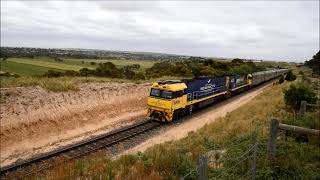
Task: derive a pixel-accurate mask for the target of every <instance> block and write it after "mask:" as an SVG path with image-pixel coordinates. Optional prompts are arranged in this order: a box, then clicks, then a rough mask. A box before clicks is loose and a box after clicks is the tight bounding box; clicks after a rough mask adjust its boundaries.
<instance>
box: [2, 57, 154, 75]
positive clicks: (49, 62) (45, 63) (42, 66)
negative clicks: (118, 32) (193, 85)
mask: <svg viewBox="0 0 320 180" xmlns="http://www.w3.org/2000/svg"><path fill="white" fill-rule="evenodd" d="M91 62H95V63H96V64H95V65H91ZM104 62H112V63H114V64H115V65H116V66H117V67H118V68H121V67H123V66H128V65H133V64H139V65H140V67H141V70H142V71H144V70H145V69H146V68H150V67H152V65H153V64H154V63H155V61H148V60H114V59H101V60H95V59H71V58H65V59H63V62H56V61H55V60H54V59H53V58H48V57H39V58H34V59H31V58H10V59H8V60H7V61H6V62H1V65H2V64H4V66H5V67H7V66H8V65H7V64H12V65H11V66H10V69H9V68H4V69H3V71H8V69H9V70H10V71H9V72H13V73H17V74H19V73H20V74H21V75H34V74H43V73H44V72H46V71H47V70H49V69H55V70H63V71H65V70H74V71H79V70H80V69H82V68H84V67H86V68H88V69H95V68H96V67H98V64H99V63H104ZM13 65H14V66H13ZM23 67H32V68H33V69H37V71H36V70H35V71H34V73H32V72H33V70H32V69H30V68H25V69H23ZM37 67H38V68H37ZM29 71H32V72H29ZM21 72H22V73H21Z"/></svg>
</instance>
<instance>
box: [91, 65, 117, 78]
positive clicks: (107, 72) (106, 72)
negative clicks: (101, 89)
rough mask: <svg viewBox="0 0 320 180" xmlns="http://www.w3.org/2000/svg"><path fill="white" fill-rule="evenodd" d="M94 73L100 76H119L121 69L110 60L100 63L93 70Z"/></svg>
mask: <svg viewBox="0 0 320 180" xmlns="http://www.w3.org/2000/svg"><path fill="white" fill-rule="evenodd" d="M95 75H97V76H101V77H111V78H121V76H122V74H121V70H120V69H118V68H117V67H116V66H115V65H114V64H113V63H112V62H106V63H100V64H99V66H98V67H97V68H96V70H95Z"/></svg>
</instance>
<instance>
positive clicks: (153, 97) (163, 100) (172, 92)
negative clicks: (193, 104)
mask: <svg viewBox="0 0 320 180" xmlns="http://www.w3.org/2000/svg"><path fill="white" fill-rule="evenodd" d="M186 88H187V86H186V85H185V83H183V82H181V81H162V82H157V83H154V84H153V85H152V86H151V90H150V94H149V97H148V102H147V104H148V117H149V118H150V119H152V120H157V121H164V122H170V121H172V120H173V119H174V115H175V113H176V112H177V111H178V109H181V108H184V105H185V104H186V103H185V101H186V99H187V98H186V94H185V89H186Z"/></svg>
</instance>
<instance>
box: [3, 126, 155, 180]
mask: <svg viewBox="0 0 320 180" xmlns="http://www.w3.org/2000/svg"><path fill="white" fill-rule="evenodd" d="M159 126H161V123H160V122H156V121H147V120H145V121H142V122H140V123H137V124H133V125H130V126H127V127H124V128H120V129H117V130H114V131H111V132H109V133H106V134H102V135H99V136H96V137H94V138H92V139H88V140H85V141H81V142H79V143H76V144H72V145H69V146H64V147H62V148H60V149H57V150H54V151H51V152H48V153H45V154H42V155H40V156H37V157H34V158H31V159H27V160H24V161H21V162H17V163H14V164H12V165H9V166H5V167H1V169H0V179H22V178H26V177H28V176H30V175H32V174H35V173H38V172H40V171H43V170H45V169H48V168H51V167H54V166H57V165H59V164H61V163H64V162H67V161H70V160H72V159H76V158H79V157H82V156H84V155H87V154H89V153H92V152H96V151H97V150H100V149H103V148H106V147H110V146H112V145H114V144H117V143H120V142H123V141H125V140H127V139H130V138H133V137H135V136H137V135H140V134H143V133H145V132H147V131H150V130H152V129H155V128H156V127H159Z"/></svg>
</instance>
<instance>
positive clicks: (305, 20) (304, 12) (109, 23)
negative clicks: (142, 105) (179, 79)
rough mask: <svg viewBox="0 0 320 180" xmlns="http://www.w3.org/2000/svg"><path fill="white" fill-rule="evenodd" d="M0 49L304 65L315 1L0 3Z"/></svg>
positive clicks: (313, 37)
mask: <svg viewBox="0 0 320 180" xmlns="http://www.w3.org/2000/svg"><path fill="white" fill-rule="evenodd" d="M1 45H2V46H29V47H45V48H49V47H51V48H91V49H92V48H96V49H110V50H129V51H130V50H132V51H157V52H163V53H174V54H185V55H196V56H212V57H241V58H256V59H274V60H290V61H303V60H306V59H309V58H310V57H312V55H313V54H315V53H316V51H318V50H319V2H318V1H308V2H296V1H282V2H274V1H273V2H262V1H259V2H254V1H243V2H215V1H201V2H193V1H173V2H169V1H119V2H115V1H93V2H86V1H45V2H42V3H39V2H38V1H2V2H1Z"/></svg>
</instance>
